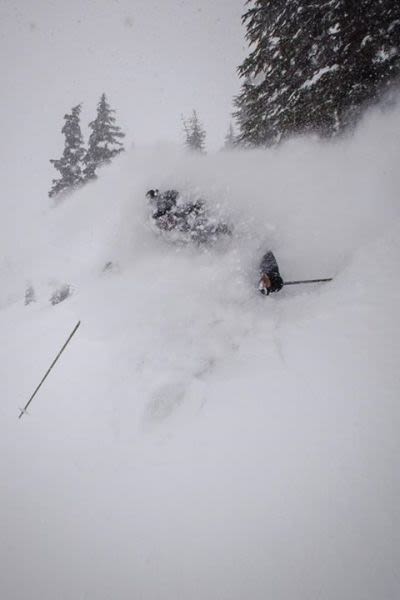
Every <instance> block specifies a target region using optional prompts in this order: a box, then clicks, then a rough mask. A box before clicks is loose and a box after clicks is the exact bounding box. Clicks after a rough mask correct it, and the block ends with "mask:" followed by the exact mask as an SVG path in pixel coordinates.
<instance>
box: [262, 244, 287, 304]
mask: <svg viewBox="0 0 400 600" xmlns="http://www.w3.org/2000/svg"><path fill="white" fill-rule="evenodd" d="M259 270H260V281H259V283H258V289H259V291H260V292H261V294H264V295H266V296H268V295H269V294H271V293H273V292H279V290H281V289H282V288H283V279H282V277H281V275H280V273H279V267H278V263H277V262H276V258H275V256H274V255H273V253H272V252H271V250H268V252H266V253H265V254H264V256H263V257H262V259H261V262H260V268H259Z"/></svg>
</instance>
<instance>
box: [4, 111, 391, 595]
mask: <svg viewBox="0 0 400 600" xmlns="http://www.w3.org/2000/svg"><path fill="white" fill-rule="evenodd" d="M399 126H400V109H399V108H398V107H395V108H392V109H391V111H390V112H386V113H382V112H378V111H376V112H374V113H371V114H370V115H369V116H368V118H367V119H366V120H365V121H364V123H363V124H362V126H361V127H360V128H359V129H358V131H357V132H356V133H355V135H354V137H352V138H349V139H344V140H343V139H342V140H339V141H336V142H335V143H333V144H332V143H321V142H319V141H317V140H315V139H301V138H299V139H296V140H293V141H292V142H290V143H287V144H285V145H282V146H281V147H280V148H279V149H275V150H273V151H254V152H245V153H243V152H239V151H238V152H223V153H220V154H218V155H215V156H186V155H183V154H182V153H181V152H180V151H179V150H177V149H175V148H172V147H163V146H160V147H158V148H149V149H142V150H140V149H138V150H134V151H133V152H131V153H130V154H128V153H127V155H126V156H123V157H120V158H118V159H117V160H116V162H115V163H114V164H113V165H111V166H110V167H107V168H105V169H104V170H103V171H101V172H100V176H99V180H98V181H96V182H94V183H93V184H90V185H88V186H86V187H85V188H84V189H82V190H80V191H79V192H77V193H76V194H74V195H73V196H71V197H69V198H66V199H65V201H64V202H63V203H61V204H60V205H59V206H57V207H55V208H54V207H51V208H49V206H48V199H43V200H41V199H40V198H34V197H29V198H25V199H22V200H21V203H22V205H21V206H19V207H18V209H16V208H15V207H8V208H6V209H4V211H5V214H4V215H3V217H4V218H3V219H2V223H1V228H2V231H1V239H2V243H3V244H4V251H3V262H2V264H1V279H2V287H1V292H0V293H1V311H0V322H1V331H2V340H3V343H2V345H1V358H0V365H1V368H2V374H1V377H0V392H1V397H2V399H3V400H2V409H1V412H2V419H1V431H0V440H1V441H0V444H1V452H0V465H1V472H2V481H3V493H2V510H1V513H0V527H1V531H2V544H1V545H0V560H1V564H2V573H3V576H2V580H1V583H0V589H1V597H2V598H5V599H7V600H14V599H15V600H16V599H18V600H21V599H24V598H28V597H29V598H32V599H34V600H50V599H53V598H65V599H68V600H69V599H71V600H72V599H74V600H75V599H76V598H82V599H83V598H87V599H90V600H92V599H94V598H95V599H96V600H103V599H104V600H105V599H108V598H112V597H113V598H118V599H119V600H125V599H126V600H128V599H129V600H130V599H131V598H143V599H145V600H147V599H149V600H150V599H151V600H153V599H160V600H161V599H163V600H164V599H170V598H171V599H172V598H190V599H191V600H196V599H199V600H203V599H204V598H220V599H229V600H232V599H238V600H239V599H242V598H251V599H252V600H256V599H260V600H264V599H265V598H267V597H268V598H269V597H270V598H274V599H276V600H278V599H282V600H292V599H293V598H298V599H304V600H305V599H308V598H319V597H324V598H327V599H332V600H333V599H335V600H336V599H337V598H340V599H341V600H344V599H349V600H350V599H351V600H357V599H360V600H361V599H363V600H364V599H370V600H376V598H393V599H394V598H396V597H398V595H399V592H400V581H399V576H398V568H397V565H398V561H399V558H400V556H399V542H398V539H399V536H398V527H399V510H398V500H397V498H398V495H399V492H400V485H399V479H398V468H397V464H396V459H397V456H398V452H399V442H398V425H397V424H398V419H399V407H398V390H399V385H400V380H399V370H398V364H399V358H400V352H399V345H398V339H399V333H400V332H399V317H398V306H399V300H400V283H399V278H398V264H399V258H400V204H399V202H398V190H399V188H400V171H399V169H398V157H399V148H400V138H399V136H398V131H399ZM151 187H153V188H154V187H158V188H159V189H168V188H176V189H179V190H182V193H183V194H184V195H186V197H189V196H190V197H198V196H201V197H203V198H205V199H206V200H207V201H208V203H209V206H210V210H211V211H212V212H213V213H214V214H215V215H216V216H217V217H218V218H221V219H224V220H225V221H229V222H230V223H231V224H232V225H233V226H234V235H233V236H232V238H231V240H228V241H226V240H225V241H223V242H221V243H220V244H216V245H215V246H214V247H212V248H201V247H200V248H196V247H190V246H181V245H169V244H168V241H167V240H165V239H164V238H162V237H160V236H157V235H156V234H155V232H154V231H153V230H152V228H151V225H150V223H149V219H148V213H147V207H146V201H145V197H144V196H145V192H146V190H147V189H149V188H151ZM6 207H7V204H6ZM16 218H17V222H16V226H15V225H14V228H13V229H12V227H11V223H12V222H13V220H14V221H15V219H16ZM16 231H18V234H19V235H18V237H17V236H16V233H15V232H16ZM267 248H271V249H272V250H274V252H275V254H276V257H277V259H278V261H279V263H280V266H281V271H282V275H283V276H284V278H286V279H292V278H296V279H297V278H299V279H300V278H308V277H310V278H315V277H319V276H323V277H324V276H334V277H335V279H334V281H333V282H332V283H331V284H327V285H324V286H319V287H318V286H308V287H306V286H304V287H300V286H299V287H296V288H295V287H292V288H287V289H284V290H283V291H282V292H280V294H276V295H275V296H271V297H268V298H265V297H259V296H258V295H257V293H256V291H255V285H256V280H257V265H258V262H259V260H260V258H261V255H262V253H263V252H264V251H265V250H266V249H267ZM28 283H29V286H32V288H33V289H34V292H35V293H34V300H35V301H32V302H30V303H29V304H27V305H26V306H25V303H24V298H25V292H26V289H27V287H28ZM63 285H69V286H71V290H72V293H71V294H70V295H69V296H68V297H67V298H66V299H65V300H64V301H62V302H60V303H58V304H57V305H52V304H51V303H50V301H49V299H50V297H51V295H52V293H54V292H55V291H56V290H57V289H58V288H60V286H63ZM78 319H81V321H82V325H81V327H80V330H79V331H78V333H77V334H76V336H75V337H74V339H73V340H72V342H71V344H70V346H69V347H68V348H67V350H66V351H65V353H64V354H63V357H62V359H61V360H60V362H59V363H58V364H57V366H56V367H55V369H54V371H53V372H52V374H51V376H50V377H49V379H48V380H47V381H46V383H45V385H44V386H43V388H42V389H41V391H40V394H39V395H38V396H37V397H36V398H35V400H34V402H33V403H32V405H31V411H30V412H31V414H30V416H24V417H23V418H22V420H20V421H18V420H17V416H18V406H20V405H23V404H24V403H25V401H26V399H27V398H28V397H29V395H30V393H31V391H32V390H33V389H34V387H35V386H36V384H37V383H38V379H39V378H40V377H41V376H42V374H43V373H44V372H45V370H46V368H47V366H48V365H49V363H50V362H51V360H52V359H53V357H54V355H55V353H56V352H57V350H58V349H59V347H60V346H61V345H62V343H63V341H64V340H65V338H66V337H67V335H68V333H69V332H70V330H72V328H73V326H74V324H75V323H76V322H77V321H78Z"/></svg>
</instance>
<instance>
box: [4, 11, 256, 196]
mask: <svg viewBox="0 0 400 600" xmlns="http://www.w3.org/2000/svg"><path fill="white" fill-rule="evenodd" d="M243 12H244V0H146V1H143V0H140V1H139V0H85V1H82V0H69V2H65V0H35V2H32V0H20V1H15V0H1V1H0V23H1V25H0V27H1V38H0V56H1V59H0V60H1V62H2V83H3V85H2V110H1V117H0V118H1V129H2V132H3V136H4V137H3V139H2V141H1V142H0V144H1V159H2V164H3V167H5V172H6V173H5V174H6V175H7V174H8V175H9V176H10V177H11V172H12V171H14V170H15V166H16V165H17V172H22V171H24V170H25V173H26V169H27V168H28V170H29V167H28V166H27V165H28V163H29V165H30V168H31V171H32V172H31V175H30V176H31V177H35V178H36V179H35V184H34V185H35V187H37V186H39V187H40V188H41V186H42V185H43V184H44V185H45V186H47V187H48V181H46V182H43V181H42V180H43V178H45V177H47V176H48V174H50V175H51V173H52V172H51V166H50V167H49V165H48V162H47V161H48V159H49V158H54V157H57V155H58V154H59V152H60V151H61V149H62V144H63V138H62V136H61V133H60V129H61V127H62V124H63V122H62V117H63V115H64V113H65V112H66V111H69V110H70V108H71V106H73V105H74V104H77V103H79V102H83V105H84V106H83V113H82V123H83V124H85V123H87V122H88V121H89V120H91V119H92V118H93V116H94V114H95V108H96V103H97V101H98V98H99V96H100V94H101V93H102V92H106V94H107V95H108V97H109V100H110V103H111V105H112V106H113V107H115V108H116V109H117V117H118V122H119V123H120V124H121V126H122V127H123V129H124V130H125V131H127V133H128V138H127V145H129V144H130V143H131V142H134V143H135V144H137V145H141V144H143V143H153V142H154V141H157V140H160V139H170V140H177V141H180V139H181V123H180V115H181V114H185V115H187V114H189V113H190V112H191V110H192V109H193V108H196V109H197V110H198V112H199V115H200V118H201V120H202V121H203V123H204V126H205V128H206V130H207V134H208V138H207V146H208V149H209V150H217V149H218V148H219V147H220V146H221V145H222V143H223V138H224V135H225V132H226V130H227V128H228V124H229V120H230V113H231V110H232V97H233V95H234V94H236V93H237V91H238V89H239V86H240V83H239V80H238V77H237V73H236V67H237V66H238V65H239V64H240V62H241V61H242V59H243V57H244V56H245V54H246V43H245V41H244V29H243V27H242V24H241V15H242V13H243ZM18 161H19V163H18ZM44 164H46V166H45V167H43V165H44ZM42 167H43V170H42ZM54 174H55V173H54ZM13 176H14V175H13Z"/></svg>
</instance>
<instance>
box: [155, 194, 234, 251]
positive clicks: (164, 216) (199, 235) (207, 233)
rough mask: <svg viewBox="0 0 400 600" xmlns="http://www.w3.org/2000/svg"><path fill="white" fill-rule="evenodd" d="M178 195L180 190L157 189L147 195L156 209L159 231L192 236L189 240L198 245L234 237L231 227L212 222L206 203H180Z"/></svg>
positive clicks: (156, 221) (198, 200)
mask: <svg viewBox="0 0 400 600" xmlns="http://www.w3.org/2000/svg"><path fill="white" fill-rule="evenodd" d="M179 196H180V195H179V192H178V191H177V190H167V191H165V192H160V190H158V189H154V190H149V191H148V192H147V193H146V198H148V200H149V201H150V204H151V205H152V208H153V213H152V218H153V219H154V221H155V223H156V225H157V227H158V228H159V229H161V230H163V231H172V230H175V231H178V232H180V233H182V234H185V233H186V234H189V241H195V242H198V243H207V242H212V241H215V239H216V238H217V237H218V236H219V235H221V234H223V235H231V233H232V232H231V230H230V228H229V227H228V225H226V224H225V223H213V220H212V219H211V218H210V217H209V215H208V214H207V210H206V205H205V202H204V200H202V199H200V198H199V199H197V200H195V201H193V202H180V203H179V199H180V198H179Z"/></svg>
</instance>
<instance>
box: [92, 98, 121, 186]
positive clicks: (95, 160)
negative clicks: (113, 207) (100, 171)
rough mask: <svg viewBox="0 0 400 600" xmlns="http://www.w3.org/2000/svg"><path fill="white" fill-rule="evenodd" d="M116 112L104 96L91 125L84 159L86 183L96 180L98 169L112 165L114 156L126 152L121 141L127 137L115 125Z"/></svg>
mask: <svg viewBox="0 0 400 600" xmlns="http://www.w3.org/2000/svg"><path fill="white" fill-rule="evenodd" d="M114 112H115V111H114V110H113V109H111V108H110V105H109V104H108V102H107V98H106V95H105V94H102V96H101V98H100V101H99V103H98V105H97V116H96V118H95V120H94V121H92V122H91V123H89V128H90V129H91V130H92V133H91V134H90V137H89V145H88V150H87V152H86V155H85V158H84V159H83V161H84V163H85V170H84V176H85V181H86V180H89V179H96V169H97V168H98V167H101V166H102V165H105V164H108V163H110V162H111V160H112V159H113V158H114V156H117V154H119V153H120V152H123V151H124V146H123V144H122V142H121V141H120V140H121V138H123V137H125V134H124V133H122V131H121V129H120V127H118V126H117V125H115V117H114V116H113V113H114Z"/></svg>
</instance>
